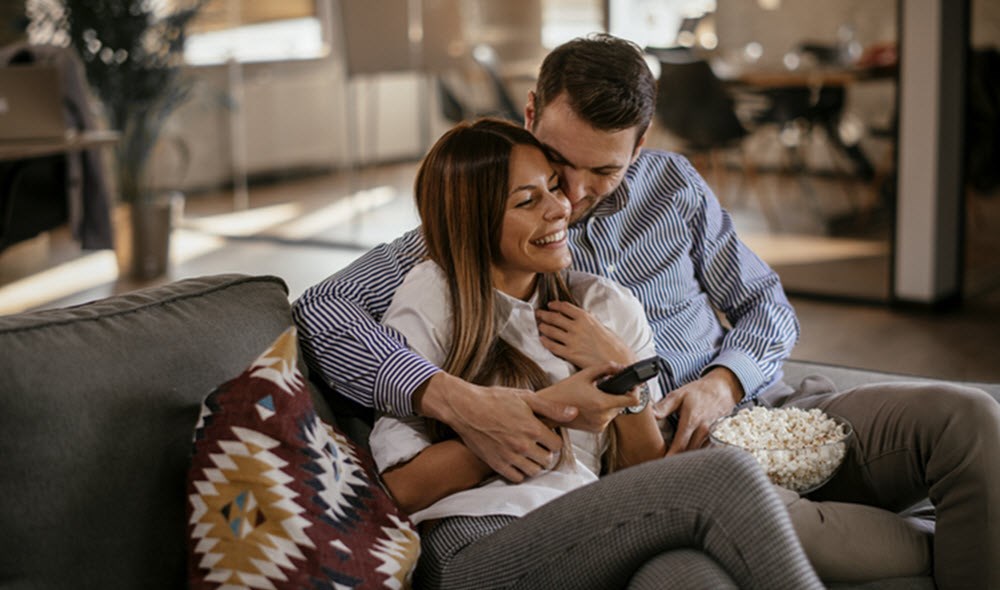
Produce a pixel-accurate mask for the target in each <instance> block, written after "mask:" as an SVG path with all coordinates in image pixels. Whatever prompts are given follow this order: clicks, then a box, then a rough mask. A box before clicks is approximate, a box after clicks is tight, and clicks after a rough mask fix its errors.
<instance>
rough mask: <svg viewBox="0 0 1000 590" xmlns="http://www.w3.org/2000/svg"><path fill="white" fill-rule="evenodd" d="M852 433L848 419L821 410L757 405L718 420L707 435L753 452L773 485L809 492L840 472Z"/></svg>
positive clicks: (718, 443)
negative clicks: (771, 407)
mask: <svg viewBox="0 0 1000 590" xmlns="http://www.w3.org/2000/svg"><path fill="white" fill-rule="evenodd" d="M781 414H784V415H781ZM853 434H854V429H853V428H852V427H851V423H850V422H848V421H847V420H846V419H845V418H843V417H841V416H835V415H832V414H826V413H824V412H822V411H821V410H801V409H799V408H774V409H770V408H764V407H756V408H753V409H752V410H750V409H744V410H740V411H739V412H736V413H735V414H732V415H729V416H723V417H722V418H719V419H718V420H716V421H715V422H713V423H712V425H711V427H710V428H709V435H708V436H709V440H710V441H711V444H713V445H715V446H721V447H735V448H738V449H742V450H744V451H747V452H749V453H750V454H751V455H753V457H754V458H755V459H757V462H758V463H759V464H760V466H761V467H762V468H763V469H764V472H765V473H766V474H767V476H768V478H769V479H770V480H771V481H772V482H773V483H775V484H777V485H779V486H781V487H784V488H787V489H790V490H793V491H795V492H798V493H800V494H808V493H809V492H812V491H813V490H816V489H819V488H820V487H821V486H822V485H823V484H825V483H826V482H828V481H830V478H832V477H833V476H834V474H835V473H837V470H838V469H839V468H840V465H841V463H843V461H844V456H845V455H846V454H847V444H848V441H849V440H850V438H851V436H852V435H853Z"/></svg>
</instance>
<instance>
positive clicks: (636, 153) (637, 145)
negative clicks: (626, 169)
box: [629, 127, 649, 164]
mask: <svg viewBox="0 0 1000 590" xmlns="http://www.w3.org/2000/svg"><path fill="white" fill-rule="evenodd" d="M648 135H649V127H646V130H645V131H643V132H642V135H641V136H639V141H637V142H635V150H634V151H633V152H632V161H631V162H629V163H630V164H632V163H634V162H635V161H636V160H638V159H639V152H641V151H642V146H644V145H646V136H648Z"/></svg>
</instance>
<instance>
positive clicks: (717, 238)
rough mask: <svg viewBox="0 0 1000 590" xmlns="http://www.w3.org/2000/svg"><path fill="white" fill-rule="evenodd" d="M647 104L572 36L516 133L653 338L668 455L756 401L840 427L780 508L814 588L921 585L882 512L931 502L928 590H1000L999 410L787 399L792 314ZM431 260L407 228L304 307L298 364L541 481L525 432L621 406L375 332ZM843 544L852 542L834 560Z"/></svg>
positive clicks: (557, 341) (602, 271) (538, 442)
mask: <svg viewBox="0 0 1000 590" xmlns="http://www.w3.org/2000/svg"><path fill="white" fill-rule="evenodd" d="M665 91H668V92H669V89H666V90H665ZM655 93H656V85H655V81H654V80H653V78H652V76H651V74H650V73H649V70H648V68H647V67H646V65H645V62H644V61H643V59H642V56H641V54H640V52H639V51H638V49H637V48H636V47H635V46H633V45H631V44H629V43H627V42H624V41H622V40H619V39H615V38H614V37H610V36H596V37H592V38H589V39H578V40H574V41H571V42H569V43H567V44H564V45H562V46H560V47H559V48H557V49H555V50H554V51H553V52H552V53H551V54H550V55H549V56H548V57H546V59H545V62H544V63H543V65H542V68H541V71H540V74H539V81H538V85H537V87H536V89H535V91H534V92H532V93H531V94H530V96H529V100H528V105H527V107H526V110H525V116H526V117H525V119H526V126H527V127H528V128H529V129H531V130H532V131H533V132H534V133H535V135H536V137H538V138H539V139H540V140H541V141H542V143H543V144H545V145H546V146H547V147H548V149H549V151H550V157H551V158H552V161H553V163H554V164H555V166H556V169H557V171H558V172H559V174H560V178H561V186H562V188H563V191H564V192H565V193H566V195H567V197H568V198H569V200H570V202H571V203H572V204H573V212H572V217H571V222H572V226H571V228H570V235H569V240H570V247H571V249H572V252H573V258H574V267H575V268H577V269H580V270H584V271H588V272H592V273H595V274H599V275H603V276H606V277H609V278H611V279H614V280H616V281H618V282H619V283H622V284H624V285H625V286H627V287H628V288H629V289H630V290H631V291H632V292H633V293H634V294H635V295H636V296H637V297H638V298H639V299H640V301H642V303H643V306H644V308H645V311H646V314H647V316H648V318H649V321H650V324H651V325H652V327H653V330H654V331H655V333H656V347H657V351H658V353H659V356H660V358H661V361H662V366H663V369H664V370H663V371H662V372H661V380H662V388H663V390H664V391H669V392H670V393H669V394H668V395H667V396H666V397H665V398H664V399H663V400H662V401H661V402H660V403H659V404H658V407H657V408H656V411H657V412H658V414H659V415H661V416H665V415H667V414H672V413H676V415H677V417H678V421H677V429H676V434H675V436H674V438H673V440H672V442H671V445H670V449H669V453H678V452H682V451H685V450H688V449H696V448H700V447H701V446H703V445H704V443H705V440H706V437H707V429H708V425H709V424H710V423H711V422H712V421H713V420H714V419H716V418H718V417H719V416H722V415H725V414H728V413H729V412H731V411H732V410H733V408H734V406H735V405H736V404H738V403H741V402H752V401H754V400H756V399H758V398H761V399H763V400H765V401H768V402H769V403H773V404H784V403H794V404H795V405H798V406H804V407H820V408H822V409H824V410H826V411H829V412H830V413H834V414H839V415H841V416H844V417H846V418H847V419H848V420H850V421H851V423H852V424H853V426H854V428H855V438H854V439H853V444H852V449H851V452H850V453H849V454H848V457H847V459H846V460H845V463H844V465H843V467H842V468H841V469H840V471H839V472H838V473H837V475H836V476H835V478H834V479H833V480H832V481H831V482H830V483H828V484H827V485H826V486H824V487H823V488H821V489H820V490H819V491H817V492H815V493H814V494H813V495H811V496H810V498H809V499H799V498H797V496H796V495H795V494H792V493H789V495H788V496H787V497H786V503H787V504H788V506H789V511H790V514H791V515H792V519H793V522H794V524H795V527H796V530H797V532H799V534H800V537H801V538H802V541H803V545H804V547H805V548H806V551H807V554H808V555H809V557H810V559H812V560H813V563H814V565H815V566H816V567H817V570H818V571H819V573H820V574H821V575H825V576H826V577H827V579H831V577H843V576H844V575H846V574H845V572H854V575H856V576H857V577H856V578H855V579H864V578H867V577H879V576H886V575H906V574H917V573H921V572H922V571H923V569H924V568H925V567H926V561H927V552H928V551H929V549H928V545H927V542H926V539H924V538H923V537H922V536H921V535H920V534H918V533H917V532H915V531H913V530H912V529H909V528H907V526H905V524H904V523H903V522H902V519H899V518H898V517H896V516H895V515H894V514H893V513H892V512H896V511H899V510H902V509H904V508H906V507H908V506H909V505H911V504H913V503H915V502H917V501H919V500H920V499H922V498H924V497H927V496H928V495H929V497H930V498H931V500H932V501H933V502H934V503H935V506H936V507H937V532H936V542H935V544H934V559H935V579H936V582H937V584H938V585H939V586H940V587H942V588H948V587H978V588H985V587H998V588H1000V569H998V567H997V565H995V563H997V562H1000V559H998V557H1000V523H997V522H995V521H996V520H997V518H998V517H997V516H995V515H996V512H997V511H996V509H995V507H996V506H998V505H1000V503H998V502H1000V469H998V465H1000V462H998V461H997V460H996V457H997V456H1000V455H998V453H1000V407H998V404H996V403H995V402H994V401H993V400H992V398H990V397H989V396H987V395H986V394H985V393H983V392H979V391H977V390H970V389H965V388H960V387H952V386H937V385H933V386H928V385H923V386H920V385H894V386H866V387H862V388H858V389H856V390H852V391H848V392H840V393H835V392H833V391H832V386H831V385H830V384H829V382H828V381H826V380H824V379H821V378H819V379H812V380H807V382H806V383H804V384H803V386H802V387H801V388H799V389H798V390H795V389H793V388H791V387H789V386H787V385H785V384H784V383H782V382H781V364H782V363H783V361H784V360H785V359H786V358H787V357H788V355H789V354H790V351H791V348H792V346H793V345H794V343H795V341H796V339H797V337H798V325H797V321H796V319H795V315H794V311H793V310H792V308H791V306H790V305H789V303H788V301H787V299H786V297H785V295H784V292H783V290H782V288H781V285H780V281H779V280H778V278H777V275H776V274H775V273H774V272H773V271H772V270H771V269H770V268H768V267H767V265H766V264H764V263H763V262H762V261H761V260H760V259H759V258H757V257H756V256H755V255H754V254H753V253H752V252H750V251H749V250H748V249H747V248H746V246H745V245H744V244H743V243H742V242H741V241H740V240H739V239H738V237H737V236H736V234H735V231H734V229H733V227H732V222H731V220H730V218H729V216H728V214H727V213H726V212H725V211H723V210H722V209H721V208H720V206H719V203H718V201H717V200H716V199H715V198H714V196H713V195H712V192H711V190H710V189H709V188H708V186H707V185H706V184H705V182H704V180H703V179H702V178H701V177H700V176H699V175H698V173H697V172H696V171H695V170H694V169H693V168H692V167H691V165H690V164H689V163H688V162H687V161H686V160H685V159H684V158H682V157H680V156H678V155H676V154H669V153H664V152H656V151H650V150H643V149H642V146H643V145H644V143H645V140H646V132H647V130H648V127H649V123H650V120H651V119H652V114H653V105H654V102H655ZM423 253H424V247H423V243H422V240H421V237H420V234H419V231H413V232H411V233H409V234H407V235H405V236H403V237H401V238H399V239H398V240H396V241H394V242H392V243H391V244H384V245H381V246H379V247H376V248H375V249H373V250H371V251H370V252H368V253H367V254H365V255H364V256H363V257H362V258H360V259H359V260H358V261H356V262H355V263H354V264H352V265H351V266H349V267H348V268H346V269H344V270H343V271H341V272H339V273H337V274H336V275H334V276H332V277H330V278H329V279H327V280H326V281H324V282H322V283H320V284H318V285H316V286H314V287H312V288H310V289H309V290H308V291H307V292H306V293H304V294H303V296H302V297H301V298H300V299H299V300H298V301H297V302H296V304H295V310H294V314H295V320H296V322H297V324H298V325H299V327H300V334H301V343H302V348H303V351H304V353H305V355H306V358H307V360H308V362H309V364H310V366H311V367H312V368H313V369H314V370H316V371H318V373H319V374H320V375H322V377H323V379H324V380H325V381H326V382H327V383H328V384H329V385H331V386H332V387H333V388H335V389H336V390H337V391H338V392H339V393H341V394H343V395H346V396H347V397H349V398H352V399H354V400H355V401H357V402H360V403H362V404H363V405H366V406H368V407H374V408H375V409H377V410H379V411H382V412H387V413H390V414H397V415H408V414H411V413H417V414H421V415H424V416H428V417H432V418H435V419H437V420H440V421H442V422H444V423H446V424H448V425H449V426H451V427H452V428H453V429H454V430H455V431H456V432H457V433H458V434H459V436H460V437H461V439H462V441H463V442H464V443H465V444H466V445H467V446H468V447H469V448H470V449H471V450H472V451H473V452H474V453H475V454H476V455H478V456H479V457H480V458H481V459H483V460H484V461H485V462H486V463H488V464H489V465H490V466H491V467H493V469H494V470H495V471H496V472H497V473H499V474H500V475H502V476H504V477H507V478H508V479H511V480H512V481H520V480H521V479H523V478H524V477H528V476H532V475H534V474H536V473H538V472H539V471H540V470H542V469H543V466H545V465H547V464H548V461H549V460H550V459H551V456H552V453H553V452H554V451H556V450H557V449H558V448H559V444H560V442H559V440H558V437H557V436H556V435H555V434H554V433H553V432H552V431H551V430H550V429H549V428H548V427H547V426H546V424H545V423H543V422H542V421H541V420H528V419H526V418H527V417H529V416H530V415H532V414H538V415H540V416H544V417H546V418H548V419H550V420H553V421H555V422H562V423H571V424H573V425H574V426H575V427H577V428H590V429H599V428H603V426H604V425H605V424H607V423H608V421H609V420H610V419H611V417H613V416H614V414H615V413H616V412H618V411H620V409H621V406H622V404H623V402H622V400H621V399H617V398H616V397H615V396H608V395H603V394H601V393H600V392H598V391H597V390H596V389H595V388H593V387H589V388H581V389H580V390H579V391H576V392H575V394H576V395H577V396H578V397H579V399H580V400H581V402H580V404H579V405H578V407H575V408H567V407H564V406H559V405H557V404H552V403H549V402H547V401H546V400H545V399H543V397H542V396H539V395H536V394H533V393H532V392H528V391H516V390H514V391H512V390H504V389H501V388H494V387H484V386H478V385H473V384H469V383H466V382H463V381H461V380H459V379H457V378H455V377H452V376H450V375H447V374H445V373H443V372H441V371H440V370H439V369H438V368H437V367H434V366H433V365H430V364H429V363H427V362H426V361H425V360H423V359H421V358H419V357H418V356H416V355H414V354H413V353H412V352H410V351H409V350H407V349H406V347H405V345H404V343H403V342H402V341H401V338H399V337H398V336H397V335H395V334H394V333H392V332H391V331H389V330H387V329H385V328H383V327H381V326H380V325H379V324H378V323H377V321H378V319H379V318H380V317H381V314H382V313H383V312H384V311H385V309H386V308H387V306H388V304H389V302H390V301H391V299H392V295H393V292H394V291H395V289H396V287H397V286H398V285H399V284H400V283H401V282H402V280H403V277H404V276H405V275H406V273H407V272H408V271H409V270H410V268H412V267H413V266H414V265H415V264H416V263H417V262H418V261H419V260H420V259H421V257H422V256H423ZM716 310H718V311H719V312H720V313H721V314H722V315H724V316H725V318H726V322H727V323H728V324H729V326H728V327H726V326H723V325H722V324H721V323H720V321H719V320H718V319H717V318H718V316H717V315H716ZM539 322H540V331H541V332H542V334H543V335H544V337H545V340H544V342H545V344H546V346H547V347H548V348H549V349H550V350H551V351H553V352H554V353H555V354H557V355H558V354H560V352H565V347H575V346H582V345H583V344H584V343H582V342H581V339H579V338H575V336H574V332H573V322H572V321H569V318H567V317H566V316H564V315H563V314H561V313H559V312H558V311H557V310H548V311H544V310H543V311H539ZM577 385H578V384H577ZM560 386H562V384H556V385H554V386H553V387H560ZM509 424H516V425H525V426H519V427H517V428H509V427H508V425H509ZM811 500H824V502H813V501H811ZM847 503H850V504H847ZM862 504H864V505H868V506H862ZM875 507H877V508H875ZM883 509H884V510H883ZM889 511H892V512H889ZM991 518H992V520H991ZM858 526H863V527H864V528H863V530H857V527H858ZM851 527H854V528H855V530H854V531H851V530H850V528H851ZM845 529H846V530H845ZM852 534H853V535H854V537H851V535H852ZM842 538H851V539H853V538H857V539H858V541H859V542H858V543H841V544H840V545H841V546H833V547H831V546H830V544H829V543H828V541H829V539H842ZM873 547H874V548H879V547H886V548H888V549H887V550H885V551H878V550H875V551H873V550H872V549H871V548H873ZM890 552H891V553H890Z"/></svg>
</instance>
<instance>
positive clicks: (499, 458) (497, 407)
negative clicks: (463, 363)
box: [413, 371, 577, 482]
mask: <svg viewBox="0 0 1000 590" xmlns="http://www.w3.org/2000/svg"><path fill="white" fill-rule="evenodd" d="M413 404H414V409H416V411H417V413H418V414H420V415H422V416H426V417H428V418H434V419H435V420H438V421H440V422H443V423H445V424H447V425H448V426H450V427H451V428H452V430H454V431H455V433H456V434H458V436H459V437H461V439H462V442H464V443H465V445H466V446H467V447H468V448H469V450H471V451H472V452H473V453H474V454H475V455H476V456H477V457H479V458H480V459H482V460H483V461H484V462H485V463H486V464H487V465H489V466H490V468H492V469H493V470H494V471H496V472H497V473H498V474H499V475H501V476H502V477H504V478H506V479H508V480H510V481H513V482H520V481H523V480H524V478H525V477H531V476H534V475H537V474H538V473H539V472H540V471H542V470H543V469H547V468H549V467H550V466H551V465H552V462H553V459H554V457H555V453H556V452H558V451H559V450H560V449H561V448H562V438H561V437H560V436H559V435H558V434H556V433H555V432H553V431H552V429H550V428H549V427H548V426H546V425H545V424H544V423H543V422H542V421H541V420H540V419H539V418H538V417H537V416H536V415H535V414H539V415H540V416H544V417H545V418H548V419H550V420H552V421H553V422H555V423H565V422H569V421H570V420H573V418H575V417H576V415H577V411H576V409H575V408H574V407H573V406H571V405H568V404H566V403H561V402H559V401H556V400H548V399H545V398H542V397H541V396H539V395H537V394H535V393H534V392H531V391H527V390H521V389H512V388H508V387H484V386H480V385H473V384H471V383H468V382H466V381H463V380H462V379H459V378H458V377H454V376H452V375H449V374H448V373H445V372H443V371H442V372H439V373H436V374H435V375H434V376H433V377H431V378H430V379H428V380H427V381H426V382H425V383H424V384H423V385H422V386H421V387H420V389H418V391H417V392H416V393H414V396H413Z"/></svg>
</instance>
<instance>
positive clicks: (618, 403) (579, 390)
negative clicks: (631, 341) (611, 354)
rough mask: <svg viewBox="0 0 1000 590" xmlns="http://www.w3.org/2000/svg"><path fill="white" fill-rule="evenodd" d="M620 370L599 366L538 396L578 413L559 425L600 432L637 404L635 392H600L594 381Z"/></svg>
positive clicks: (549, 388)
mask: <svg viewBox="0 0 1000 590" xmlns="http://www.w3.org/2000/svg"><path fill="white" fill-rule="evenodd" d="M622 368H623V367H622V366H621V365H618V364H615V363H601V364H600V365H597V366H593V367H588V368H586V369H583V370H581V371H578V372H576V373H574V374H572V375H570V376H569V377H567V378H565V379H563V380H562V381H560V382H558V383H554V384H552V385H550V386H548V387H546V388H545V389H542V390H539V391H538V394H537V395H538V397H539V398H542V399H545V400H549V401H550V402H555V403H558V404H561V405H572V406H575V407H576V408H577V410H578V414H577V416H576V419H574V420H572V421H570V422H563V426H568V427H570V428H575V429H577V430H587V431H589V432H603V431H604V429H605V428H607V426H608V424H610V423H611V421H612V420H614V419H615V418H617V417H618V415H619V414H621V411H622V408H627V407H629V406H635V405H638V404H639V392H638V389H633V390H632V391H631V392H630V393H628V394H627V395H613V394H610V393H604V392H603V391H601V390H600V389H597V386H596V385H594V383H595V381H597V380H598V379H600V378H601V377H604V376H605V375H610V374H612V373H614V372H616V371H618V370H621V369H622Z"/></svg>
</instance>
